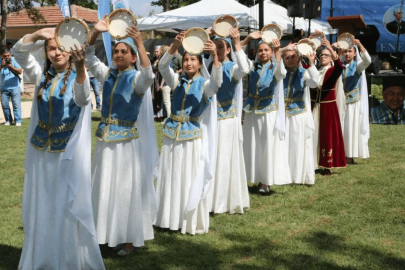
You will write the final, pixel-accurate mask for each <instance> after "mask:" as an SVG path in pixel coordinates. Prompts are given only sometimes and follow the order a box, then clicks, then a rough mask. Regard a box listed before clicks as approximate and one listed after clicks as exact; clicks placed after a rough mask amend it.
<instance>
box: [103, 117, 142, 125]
mask: <svg viewBox="0 0 405 270" xmlns="http://www.w3.org/2000/svg"><path fill="white" fill-rule="evenodd" d="M100 122H101V123H103V124H107V125H109V124H113V125H116V126H121V127H134V126H135V125H136V121H128V120H121V119H111V118H106V117H103V116H101V119H100Z"/></svg>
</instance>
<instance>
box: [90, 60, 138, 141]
mask: <svg viewBox="0 0 405 270" xmlns="http://www.w3.org/2000/svg"><path fill="white" fill-rule="evenodd" d="M136 73H137V71H136V70H135V69H133V68H132V67H130V68H128V69H126V70H124V71H118V69H113V70H110V72H109V73H108V75H107V78H106V80H105V82H104V85H103V103H102V107H101V120H100V123H99V125H98V129H97V131H96V136H97V139H98V140H100V141H103V140H104V141H106V142H116V141H125V140H132V139H136V138H138V137H139V133H138V130H137V128H136V121H137V120H138V114H139V110H140V107H141V104H142V97H143V95H139V94H138V93H136V92H135V75H136Z"/></svg>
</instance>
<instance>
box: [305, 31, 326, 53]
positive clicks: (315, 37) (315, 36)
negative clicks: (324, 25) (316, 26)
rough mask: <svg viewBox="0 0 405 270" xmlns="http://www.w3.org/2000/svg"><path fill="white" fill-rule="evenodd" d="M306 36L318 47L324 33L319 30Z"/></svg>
mask: <svg viewBox="0 0 405 270" xmlns="http://www.w3.org/2000/svg"><path fill="white" fill-rule="evenodd" d="M308 38H309V39H310V40H311V41H312V42H313V43H314V44H315V46H316V48H317V49H318V48H319V47H321V46H322V45H321V44H322V40H323V39H324V38H325V35H324V34H323V33H320V32H315V33H312V34H311V35H310V36H309V37H308Z"/></svg>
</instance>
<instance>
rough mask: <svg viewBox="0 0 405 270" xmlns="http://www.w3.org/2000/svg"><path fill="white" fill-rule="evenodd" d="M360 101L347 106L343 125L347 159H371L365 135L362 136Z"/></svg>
mask: <svg viewBox="0 0 405 270" xmlns="http://www.w3.org/2000/svg"><path fill="white" fill-rule="evenodd" d="M361 118H362V116H361V115H360V101H358V102H354V103H349V104H346V114H345V119H344V123H343V139H344V142H345V152H346V157H350V158H369V157H370V154H369V151H368V143H367V140H366V138H365V135H363V134H361V129H360V126H361V120H362V119H361Z"/></svg>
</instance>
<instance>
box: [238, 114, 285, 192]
mask: <svg viewBox="0 0 405 270" xmlns="http://www.w3.org/2000/svg"><path fill="white" fill-rule="evenodd" d="M276 115H277V113H276V112H275V111H274V112H270V113H265V114H255V113H253V112H252V113H247V114H245V127H244V129H243V153H244V155H245V164H246V175H247V178H248V179H249V180H250V182H252V183H259V182H261V183H262V184H265V185H285V184H291V175H290V169H289V166H288V155H287V145H286V143H287V142H286V140H285V139H284V140H281V139H280V136H279V134H278V131H277V130H276V129H275V123H276Z"/></svg>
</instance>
